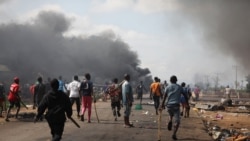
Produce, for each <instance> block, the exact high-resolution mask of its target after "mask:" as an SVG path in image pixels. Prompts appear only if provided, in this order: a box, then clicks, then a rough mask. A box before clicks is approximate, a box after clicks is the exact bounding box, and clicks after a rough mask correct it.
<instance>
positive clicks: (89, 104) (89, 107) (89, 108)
mask: <svg viewBox="0 0 250 141" xmlns="http://www.w3.org/2000/svg"><path fill="white" fill-rule="evenodd" d="M87 103H88V104H87V106H88V122H89V123H90V117H91V110H92V97H91V96H88V99H87Z"/></svg>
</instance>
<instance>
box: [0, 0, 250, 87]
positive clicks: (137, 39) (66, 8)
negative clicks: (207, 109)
mask: <svg viewBox="0 0 250 141" xmlns="http://www.w3.org/2000/svg"><path fill="white" fill-rule="evenodd" d="M249 5H250V1H249V2H248V1H241V0H239V1H237V2H234V1H230V0H228V1H225V0H219V1H213V0H206V2H205V1H202V0H200V1H199V0H198V1H194V0H185V1H184V2H183V1H178V0H74V1H72V0H35V1H34V0H8V1H7V0H0V22H1V23H5V24H8V23H13V22H15V23H23V24H24V23H31V24H32V22H34V21H33V19H35V18H36V17H37V15H38V13H39V12H40V11H56V12H60V13H63V14H64V15H66V16H67V18H69V19H71V26H70V27H69V29H68V30H67V31H66V32H65V33H64V36H67V37H71V36H82V37H83V38H84V37H88V36H92V35H98V34H100V33H103V32H106V31H108V32H109V31H113V33H114V34H115V35H116V36H117V37H119V38H121V40H123V41H124V42H125V43H127V44H128V46H129V47H130V49H131V50H133V51H135V52H136V53H137V54H138V58H139V60H140V62H141V64H140V66H141V67H142V68H149V69H150V71H151V74H152V76H158V77H160V78H161V79H162V80H169V77H170V76H171V75H173V74H174V75H177V77H178V78H179V81H185V82H187V83H195V81H201V80H202V81H205V78H206V77H208V79H209V81H211V82H213V79H214V78H215V77H216V76H219V78H220V82H221V83H223V84H230V85H232V84H233V83H234V81H235V78H236V77H235V74H236V69H235V68H234V67H233V66H235V65H237V66H238V69H237V73H238V74H237V75H238V76H237V77H238V81H242V80H245V78H244V77H245V76H246V75H247V74H248V73H249V71H247V70H248V69H249V68H250V67H249V66H250V65H249V61H248V60H247V59H249V57H248V54H247V53H248V52H249V50H250V47H249V45H250V43H249V42H250V40H249V37H250V36H247V35H248V34H250V32H249V31H248V30H249V23H250V21H249V15H250V14H249V10H248V9H250V6H249ZM245 19H248V20H245ZM238 27H240V28H239V29H238ZM228 29H229V30H228ZM236 29H238V30H236ZM247 32H248V33H247ZM229 34H230V36H229ZM237 39H239V40H237ZM238 45H239V46H238ZM243 56H244V57H243Z"/></svg>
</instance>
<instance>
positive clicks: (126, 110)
mask: <svg viewBox="0 0 250 141" xmlns="http://www.w3.org/2000/svg"><path fill="white" fill-rule="evenodd" d="M124 106H125V109H124V117H129V116H130V113H131V106H129V104H125V105H124Z"/></svg>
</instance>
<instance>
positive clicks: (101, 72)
mask: <svg viewBox="0 0 250 141" xmlns="http://www.w3.org/2000/svg"><path fill="white" fill-rule="evenodd" d="M70 26H71V22H70V19H68V18H66V16H65V15H64V14H62V13H58V12H51V11H46V12H45V11H41V12H40V13H39V14H38V17H37V18H36V20H34V23H32V24H28V23H25V24H17V23H9V24H2V25H0V46H1V47H0V48H1V52H0V64H2V65H5V66H7V67H8V68H9V69H10V70H11V71H10V72H5V73H1V74H0V76H1V77H2V78H3V77H4V76H5V77H6V76H8V77H10V76H11V77H12V76H14V75H17V76H19V77H20V78H21V81H23V82H25V81H28V82H34V81H35V79H36V78H37V76H38V75H42V76H43V77H44V79H46V78H47V77H58V76H59V75H62V76H63V78H64V79H67V80H69V81H71V78H72V76H73V75H76V74H77V75H84V74H85V73H86V72H89V73H90V74H91V75H92V80H93V81H94V82H96V83H104V82H106V81H109V80H111V79H113V78H114V77H117V78H118V79H119V80H121V79H123V75H124V74H125V73H128V74H130V75H131V78H132V79H133V80H134V81H139V80H143V81H151V75H150V70H149V69H148V68H140V67H139V65H140V60H139V58H138V56H137V53H136V52H133V51H131V50H130V47H129V45H128V44H126V43H125V42H123V41H122V40H121V39H119V38H115V35H114V33H113V32H112V31H106V32H104V33H101V34H100V35H98V36H89V37H88V38H82V37H81V36H76V37H65V36H63V33H64V32H66V31H68V29H69V28H70ZM5 79H10V78H5ZM11 79H12V78H11Z"/></svg>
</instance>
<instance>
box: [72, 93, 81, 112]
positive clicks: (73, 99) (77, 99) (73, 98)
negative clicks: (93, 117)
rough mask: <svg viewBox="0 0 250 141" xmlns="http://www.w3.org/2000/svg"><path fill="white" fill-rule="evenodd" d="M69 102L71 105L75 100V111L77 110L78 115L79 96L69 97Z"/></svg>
mask: <svg viewBox="0 0 250 141" xmlns="http://www.w3.org/2000/svg"><path fill="white" fill-rule="evenodd" d="M70 102H71V106H73V104H74V103H75V102H76V111H77V115H79V114H80V98H79V97H70Z"/></svg>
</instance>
